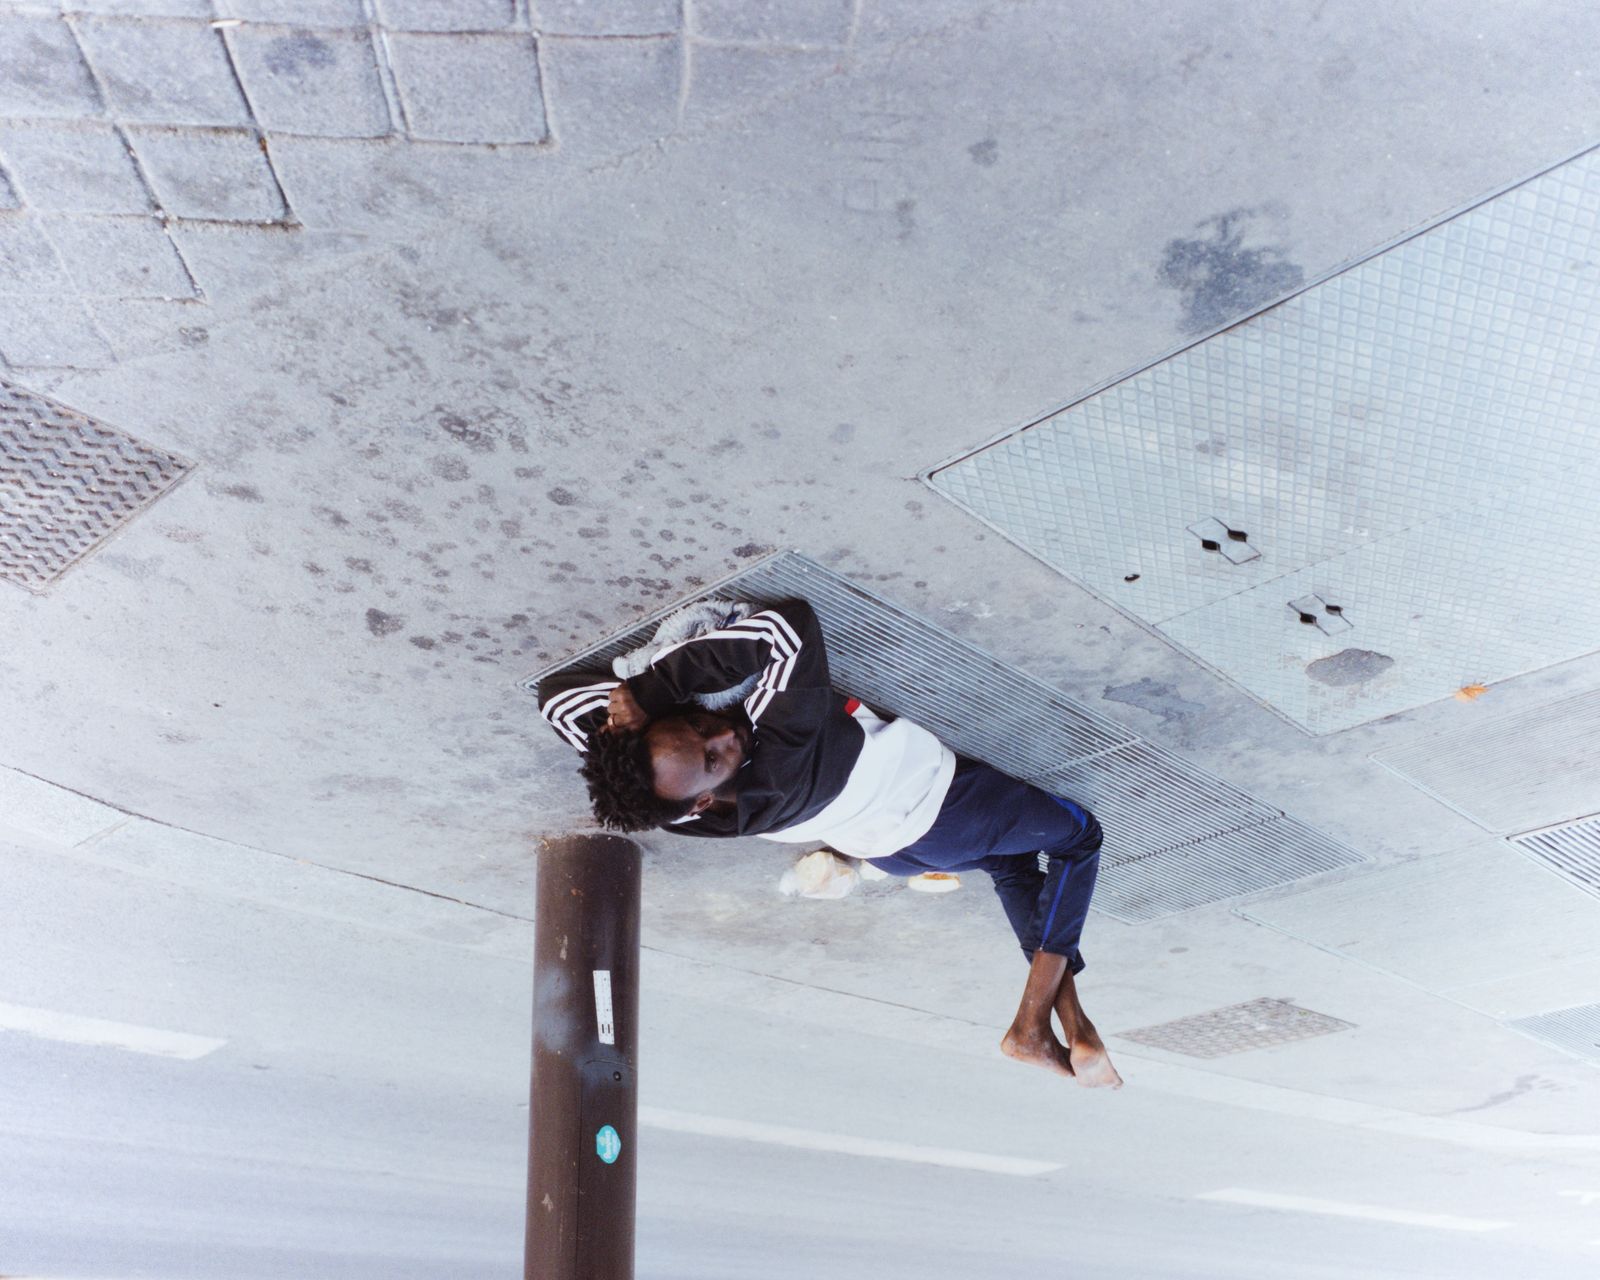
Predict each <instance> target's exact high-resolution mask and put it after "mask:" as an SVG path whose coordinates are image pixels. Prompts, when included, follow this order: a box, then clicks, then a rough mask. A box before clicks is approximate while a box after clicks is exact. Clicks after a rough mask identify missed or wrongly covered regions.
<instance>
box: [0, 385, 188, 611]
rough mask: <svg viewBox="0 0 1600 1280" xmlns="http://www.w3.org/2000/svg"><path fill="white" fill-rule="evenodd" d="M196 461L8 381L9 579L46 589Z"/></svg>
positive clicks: (3, 498)
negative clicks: (186, 458)
mask: <svg viewBox="0 0 1600 1280" xmlns="http://www.w3.org/2000/svg"><path fill="white" fill-rule="evenodd" d="M192 465H193V464H191V463H189V462H186V461H185V460H184V459H182V458H179V457H177V456H175V455H174V454H170V453H167V452H165V451H163V450H161V449H155V448H152V447H151V446H149V445H147V444H143V443H141V442H140V441H138V440H135V439H133V437H131V436H127V435H124V434H123V433H122V432H120V431H116V430H113V429H112V428H111V427H108V426H105V425H104V424H102V423H98V422H95V421H93V420H92V419H90V418H86V417H84V416H83V415H82V414H81V413H75V412H74V411H73V410H71V409H68V408H65V407H63V406H62V405H59V404H56V403H55V402H54V401H52V400H46V399H45V398H44V397H43V396H36V395H33V394H32V393H31V392H27V391H23V390H22V389H21V388H19V387H14V386H11V385H9V384H7V383H3V382H0V578H3V579H5V580H6V581H7V582H14V583H16V584H17V585H18V586H22V587H27V588H28V589H29V590H31V591H41V590H43V589H44V588H45V587H47V586H49V585H50V584H51V583H52V582H54V581H55V580H56V579H57V578H59V577H60V576H61V575H62V574H63V573H64V572H66V570H67V569H68V568H70V567H71V566H72V565H73V564H74V563H75V562H76V561H77V560H79V559H81V558H82V557H83V556H84V555H86V554H87V553H88V552H89V551H91V550H92V549H93V548H94V547H95V546H96V545H97V544H99V543H100V542H102V541H104V540H105V539H106V538H108V537H110V536H111V535H112V534H113V533H115V532H116V531H117V530H118V529H120V528H121V527H122V526H123V525H124V524H126V523H127V522H128V521H129V520H131V519H133V517H134V516H136V515H138V514H139V512H140V511H142V510H144V508H145V507H147V506H149V505H150V504H151V503H152V502H154V501H155V500H156V499H157V498H159V497H160V496H161V495H162V494H163V493H165V492H166V491H167V490H168V489H170V488H172V486H173V485H175V484H177V483H178V481H179V480H181V479H183V477H184V475H185V474H186V473H187V472H188V471H189V470H190V468H191V466H192Z"/></svg>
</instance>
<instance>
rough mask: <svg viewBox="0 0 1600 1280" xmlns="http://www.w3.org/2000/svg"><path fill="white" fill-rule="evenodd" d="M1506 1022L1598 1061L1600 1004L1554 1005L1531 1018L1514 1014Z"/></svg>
mask: <svg viewBox="0 0 1600 1280" xmlns="http://www.w3.org/2000/svg"><path fill="white" fill-rule="evenodd" d="M1506 1025H1507V1026H1510V1027H1515V1028H1516V1029H1517V1030H1518V1031H1521V1032H1523V1033H1524V1034H1525V1035H1530V1036H1532V1037H1533V1038H1534V1039H1535V1040H1543V1041H1544V1042H1545V1043H1546V1044H1551V1045H1554V1046H1555V1047H1556V1048H1558V1049H1564V1050H1565V1051H1566V1052H1568V1053H1570V1054H1574V1055H1576V1056H1577V1057H1579V1058H1584V1059H1586V1060H1588V1061H1589V1062H1594V1063H1600V1004H1580V1005H1574V1006H1573V1007H1572V1008H1570V1009H1556V1010H1554V1011H1553V1012H1551V1013H1541V1014H1538V1015H1536V1016H1534V1017H1531V1018H1517V1019H1515V1020H1513V1021H1511V1022H1509V1023H1507V1024H1506Z"/></svg>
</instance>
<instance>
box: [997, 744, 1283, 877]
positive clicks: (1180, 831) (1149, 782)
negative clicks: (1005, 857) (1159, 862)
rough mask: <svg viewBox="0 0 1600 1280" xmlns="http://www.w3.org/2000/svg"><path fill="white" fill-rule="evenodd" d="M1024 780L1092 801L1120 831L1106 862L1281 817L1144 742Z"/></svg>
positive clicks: (1109, 824) (1102, 817) (1105, 821)
mask: <svg viewBox="0 0 1600 1280" xmlns="http://www.w3.org/2000/svg"><path fill="white" fill-rule="evenodd" d="M1027 781H1029V782H1031V783H1033V784H1034V785H1035V786H1038V787H1043V788H1044V789H1045V790H1046V791H1050V792H1053V793H1054V794H1056V795H1062V796H1071V797H1072V798H1073V799H1074V800H1077V801H1080V802H1081V803H1083V804H1086V805H1088V806H1089V807H1090V808H1091V809H1093V810H1094V812H1095V814H1096V816H1098V817H1099V819H1100V821H1101V822H1102V823H1103V824H1104V825H1105V826H1106V827H1107V828H1108V829H1114V830H1115V831H1116V832H1117V841H1116V847H1115V849H1112V848H1110V847H1109V846H1108V847H1107V849H1106V852H1105V853H1104V854H1103V855H1102V858H1101V862H1102V864H1103V865H1106V866H1114V865H1117V864H1119V863H1122V862H1131V861H1133V860H1134V859H1136V858H1142V857H1145V856H1147V855H1148V854H1152V853H1157V852H1160V851H1161V850H1163V849H1171V848H1172V847H1173V846H1174V845H1175V844H1181V843H1184V842H1193V841H1197V840H1204V839H1206V838H1207V837H1211V836H1216V835H1219V834H1223V833H1227V832H1233V831H1240V830H1243V829H1244V828H1247V827H1255V826H1260V825H1261V824H1262V823H1264V822H1270V821H1272V820H1273V819H1275V818H1280V817H1282V814H1281V813H1279V811H1278V810H1276V809H1273V808H1270V807H1268V806H1267V805H1264V804H1262V803H1260V802H1259V801H1257V800H1252V799H1251V798H1250V797H1249V796H1247V795H1245V794H1244V793H1243V792H1241V791H1236V790H1234V789H1233V788H1232V787H1230V786H1228V785H1227V784H1226V783H1225V782H1221V781H1219V780H1218V779H1216V778H1209V777H1207V776H1206V775H1205V774H1203V773H1198V772H1197V771H1196V770H1195V769H1193V768H1192V767H1191V766H1190V765H1189V764H1187V763H1186V762H1185V761H1183V760H1180V759H1178V758H1177V757H1175V756H1171V755H1168V754H1167V753H1166V752H1165V751H1161V750H1159V749H1157V748H1156V747H1153V746H1150V745H1149V744H1148V743H1144V742H1135V743H1131V744H1129V745H1128V746H1124V747H1117V748H1115V749H1113V750H1111V751H1107V752H1105V753H1103V754H1101V755H1098V756H1095V757H1094V759H1092V760H1089V761H1086V762H1084V763H1081V764H1075V765H1070V766H1069V767H1067V768H1065V769H1058V770H1054V771H1052V772H1050V773H1047V774H1044V775H1042V776H1039V777H1032V778H1028V779H1027Z"/></svg>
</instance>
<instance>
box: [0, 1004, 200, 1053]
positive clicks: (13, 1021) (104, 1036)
mask: <svg viewBox="0 0 1600 1280" xmlns="http://www.w3.org/2000/svg"><path fill="white" fill-rule="evenodd" d="M0 1031H20V1032H21V1033H22V1034H23V1035H29V1036H39V1037H40V1038H41V1039H44V1040H62V1041H65V1042H66V1043H67V1044H93V1045H101V1046H105V1047H109V1048H112V1049H127V1050H128V1051H129V1052H130V1053H148V1054H153V1055H154V1056H156V1057H158V1058H182V1059H184V1060H185V1061H190V1062H192V1061H193V1060H194V1059H196V1058H203V1057H205V1056H206V1054H208V1053H215V1052H216V1051H217V1050H218V1049H220V1048H222V1046H223V1045H225V1044H227V1043H228V1042H227V1041H226V1040H213V1039H212V1038H211V1037H209V1036H191V1035H187V1034H185V1033H184V1032H182V1031H158V1030H156V1029H155V1028H154V1027H136V1026H134V1025H132V1024H131V1023H127V1022H108V1021H106V1020H105V1019H104V1018H81V1017H79V1016H78V1015H77V1014H75V1013H57V1012H56V1011H55V1010H53V1009H29V1008H25V1007H24V1006H22V1005H20V1004H0Z"/></svg>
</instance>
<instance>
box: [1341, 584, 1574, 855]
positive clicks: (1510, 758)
mask: <svg viewBox="0 0 1600 1280" xmlns="http://www.w3.org/2000/svg"><path fill="white" fill-rule="evenodd" d="M1577 580H1583V579H1577ZM1372 758H1373V759H1374V760H1376V761H1377V762H1378V763H1379V764H1382V765H1385V766H1386V767H1388V768H1389V769H1392V770H1393V771H1394V772H1395V773H1397V774H1399V775H1400V776H1401V777H1402V778H1404V779H1406V781H1408V782H1410V783H1411V784H1412V785H1413V786H1415V787H1417V788H1419V789H1420V790H1422V791H1425V792H1427V793H1428V794H1429V795H1431V796H1433V797H1435V798H1436V799H1438V800H1441V801H1443V802H1444V803H1445V804H1447V805H1449V806H1450V807H1451V808H1453V809H1455V810H1457V811H1458V812H1460V813H1463V814H1465V815H1466V816H1467V817H1468V818H1471V819H1472V821H1474V822H1476V823H1477V824H1478V825H1479V826H1481V827H1483V828H1485V829H1486V830H1489V831H1494V832H1498V833H1500V834H1510V833H1513V832H1519V831H1531V830H1534V829H1535V828H1539V827H1546V826H1549V825H1551V824H1553V823H1557V822H1562V821H1565V820H1567V819H1570V818H1572V817H1573V816H1575V815H1577V814H1585V813H1594V812H1596V811H1600V770H1597V769H1596V768H1595V761H1596V760H1597V759H1600V690H1597V691H1594V692H1591V693H1583V694H1579V695H1577V696H1576V697H1572V698H1564V699H1562V700H1561V701H1559V702H1551V703H1546V704H1545V705H1543V706H1539V707H1533V708H1530V709H1529V710H1527V711H1521V712H1517V713H1516V714H1514V715H1508V716H1504V717H1502V718H1500V719H1498V720H1495V721H1492V722H1490V723H1488V724H1482V725H1475V726H1473V727H1472V728H1470V729H1467V730H1463V731H1460V732H1456V733H1448V734H1439V735H1436V736H1434V737H1431V738H1424V739H1423V740H1422V741H1420V742H1416V743H1413V744H1411V745H1409V746H1405V747H1400V748H1397V749H1395V750H1393V751H1380V752H1377V753H1375V754H1374V755H1373V757H1372Z"/></svg>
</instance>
